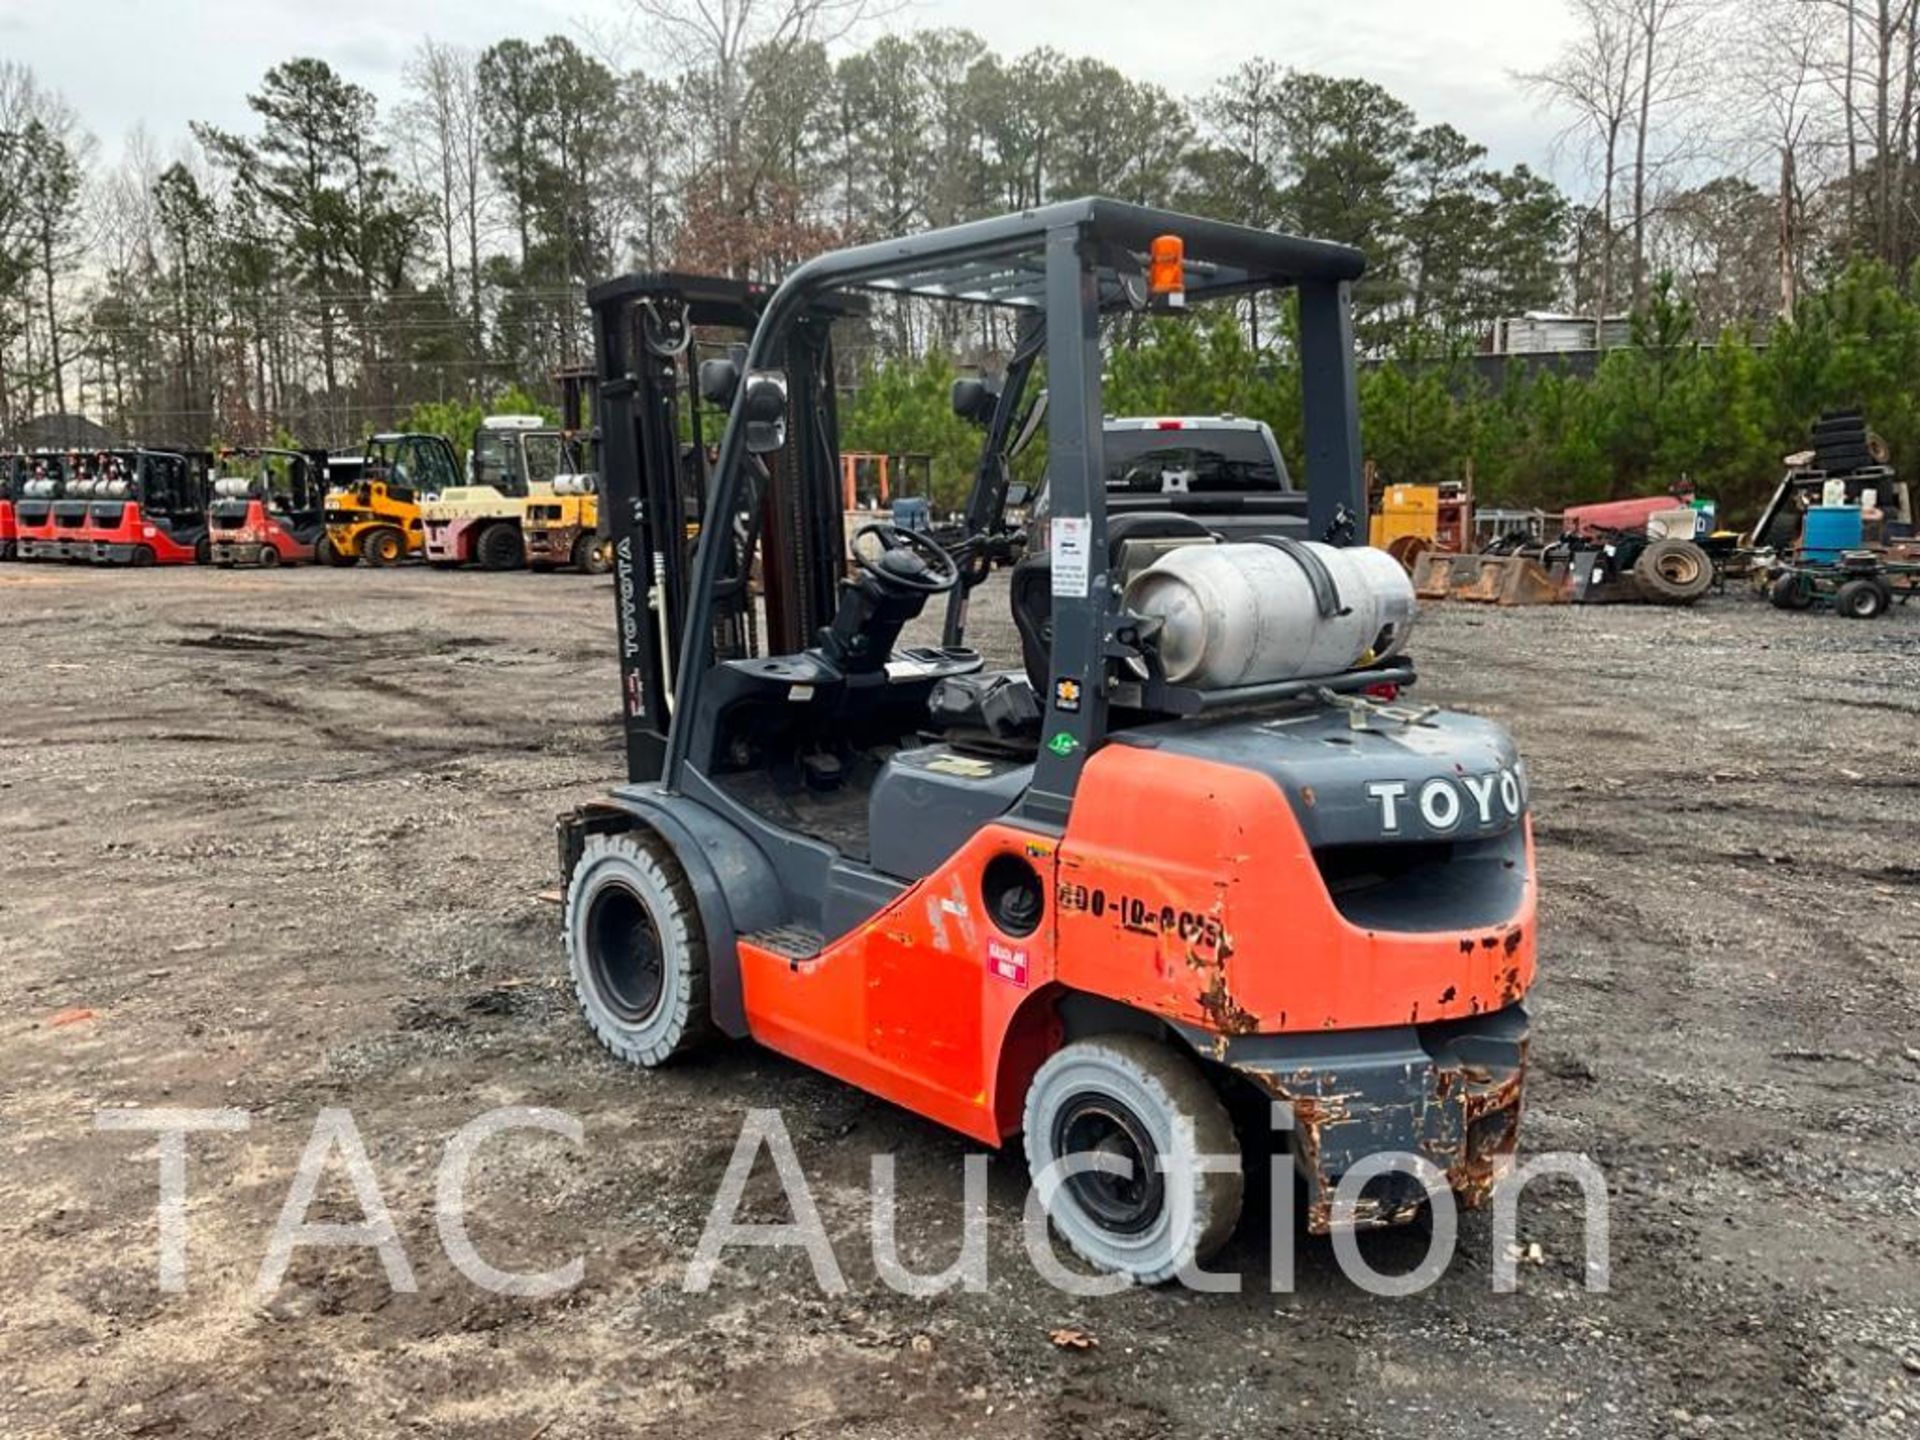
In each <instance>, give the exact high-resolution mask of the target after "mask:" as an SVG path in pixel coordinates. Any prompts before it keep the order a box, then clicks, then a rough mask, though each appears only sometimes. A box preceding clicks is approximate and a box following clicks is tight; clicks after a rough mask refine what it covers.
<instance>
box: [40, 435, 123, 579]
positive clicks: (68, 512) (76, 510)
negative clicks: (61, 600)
mask: <svg viewBox="0 0 1920 1440" xmlns="http://www.w3.org/2000/svg"><path fill="white" fill-rule="evenodd" d="M125 463H126V457H125V456H124V455H122V454H119V453H115V452H101V453H98V454H92V455H88V454H83V453H81V452H79V451H73V450H70V451H68V452H67V453H66V454H65V455H63V456H61V458H60V475H61V479H60V481H59V483H58V485H57V486H55V487H42V488H45V489H48V492H49V493H51V494H53V495H54V500H53V504H52V506H51V513H50V515H49V517H48V521H47V528H46V531H45V533H44V535H42V534H40V533H38V532H37V531H36V534H35V537H34V544H33V548H32V551H31V558H33V559H36V560H66V561H70V562H76V563H82V564H84V563H85V562H86V561H88V560H90V559H92V557H93V549H92V547H91V546H90V545H88V543H87V540H86V530H87V504H88V497H90V496H91V495H92V494H93V492H94V490H95V489H96V488H97V487H98V486H100V485H102V484H105V483H107V482H108V481H109V480H110V479H111V478H112V477H113V476H115V475H117V474H119V473H121V467H122V466H124V465H125Z"/></svg>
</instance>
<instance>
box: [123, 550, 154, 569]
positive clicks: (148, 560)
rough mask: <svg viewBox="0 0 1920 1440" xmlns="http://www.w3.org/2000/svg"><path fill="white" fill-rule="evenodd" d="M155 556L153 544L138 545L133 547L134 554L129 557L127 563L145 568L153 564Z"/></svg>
mask: <svg viewBox="0 0 1920 1440" xmlns="http://www.w3.org/2000/svg"><path fill="white" fill-rule="evenodd" d="M153 558H154V557H153V547H152V546H151V545H136V546H134V547H133V554H131V555H130V556H128V557H127V563H128V564H129V565H132V566H134V567H136V568H138V569H144V568H145V567H147V566H148V565H151V564H153Z"/></svg>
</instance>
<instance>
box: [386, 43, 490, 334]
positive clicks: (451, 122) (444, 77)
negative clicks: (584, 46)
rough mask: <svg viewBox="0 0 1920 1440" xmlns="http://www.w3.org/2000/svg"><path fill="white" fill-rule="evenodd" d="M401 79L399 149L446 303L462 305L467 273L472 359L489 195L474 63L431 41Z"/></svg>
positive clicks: (465, 52) (479, 329)
mask: <svg viewBox="0 0 1920 1440" xmlns="http://www.w3.org/2000/svg"><path fill="white" fill-rule="evenodd" d="M404 79H405V83H406V86H407V91H408V94H407V98H406V99H405V101H403V102H402V104H401V105H400V107H399V110H398V112H397V126H396V138H397V140H398V141H399V150H400V153H401V154H402V155H403V156H404V157H405V163H406V165H407V167H408V170H409V172H410V175H409V178H410V179H411V180H412V181H413V183H414V184H415V185H416V186H417V187H418V188H419V189H420V190H421V191H422V193H424V194H425V195H427V196H428V197H429V198H430V199H431V202H432V214H433V225H434V229H435V230H436V231H438V232H439V233H438V239H439V241H440V247H439V248H440V252H441V261H442V264H443V265H444V266H445V269H446V275H447V299H448V303H449V304H452V305H458V304H459V303H460V300H461V293H460V292H461V288H462V287H461V284H460V279H461V275H462V271H463V270H464V272H465V282H466V283H465V287H464V288H465V301H466V309H467V324H468V328H469V329H470V330H471V332H472V336H471V344H472V346H473V349H474V351H475V353H476V354H477V353H478V352H479V350H480V348H481V342H482V325H481V303H482V299H481V283H480V260H481V245H482V240H483V232H484V230H485V228H486V216H487V210H488V206H489V204H490V201H491V193H490V191H489V189H488V182H487V167H486V133H485V128H484V126H483V125H482V123H481V113H480V95H479V89H478V84H477V63H476V57H475V55H474V54H473V52H472V51H470V50H465V49H462V48H460V47H458V46H454V45H446V44H442V43H441V42H439V41H437V40H434V39H432V38H431V37H429V38H427V39H424V40H422V41H421V42H420V47H419V49H417V50H416V51H414V54H413V58H412V59H411V60H410V61H408V63H407V66H406V70H405V72H404Z"/></svg>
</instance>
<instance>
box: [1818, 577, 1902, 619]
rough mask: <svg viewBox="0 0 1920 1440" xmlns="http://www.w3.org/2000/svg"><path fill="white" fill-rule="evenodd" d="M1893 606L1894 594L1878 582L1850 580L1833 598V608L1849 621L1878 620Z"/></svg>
mask: <svg viewBox="0 0 1920 1440" xmlns="http://www.w3.org/2000/svg"><path fill="white" fill-rule="evenodd" d="M1892 604H1893V592H1892V591H1891V590H1889V589H1887V587H1886V586H1885V585H1883V584H1881V583H1880V582H1879V581H1878V580H1872V579H1864V578H1863V579H1859V580H1849V581H1847V583H1846V584H1844V585H1842V586H1841V587H1840V589H1839V591H1838V593H1836V594H1835V595H1834V597H1833V608H1834V609H1836V610H1838V611H1839V612H1840V613H1841V614H1842V615H1844V616H1845V617H1846V618H1847V619H1849V620H1877V619H1879V618H1880V617H1881V616H1882V615H1884V614H1886V613H1887V610H1888V608H1889V607H1890V606H1892Z"/></svg>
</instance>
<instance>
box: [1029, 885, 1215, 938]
mask: <svg viewBox="0 0 1920 1440" xmlns="http://www.w3.org/2000/svg"><path fill="white" fill-rule="evenodd" d="M1060 908H1061V909H1062V910H1072V911H1078V912H1081V913H1084V914H1088V915H1091V916H1093V918H1094V919H1096V920H1099V919H1103V918H1105V916H1106V914H1107V912H1108V911H1109V910H1111V911H1112V912H1113V914H1114V917H1115V921H1116V923H1117V924H1118V925H1119V926H1120V928H1121V929H1123V930H1131V931H1132V932H1133V933H1134V934H1136V935H1152V936H1156V937H1158V936H1161V935H1175V936H1178V937H1179V939H1180V941H1181V942H1182V943H1183V944H1186V945H1191V946H1193V947H1195V948H1196V949H1201V950H1220V949H1222V948H1223V946H1224V944H1225V941H1226V929H1225V927H1224V926H1222V925H1221V923H1220V920H1219V917H1218V916H1215V915H1208V914H1205V913H1203V912H1201V911H1198V910H1179V909H1175V908H1174V907H1173V906H1171V905H1155V904H1153V903H1152V902H1151V901H1148V900H1143V899H1141V898H1140V897H1139V896H1137V895H1112V896H1110V895H1108V894H1107V892H1106V891H1105V890H1102V889H1098V888H1095V887H1090V886H1086V885H1075V884H1071V883H1067V884H1062V885H1061V887H1060Z"/></svg>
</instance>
